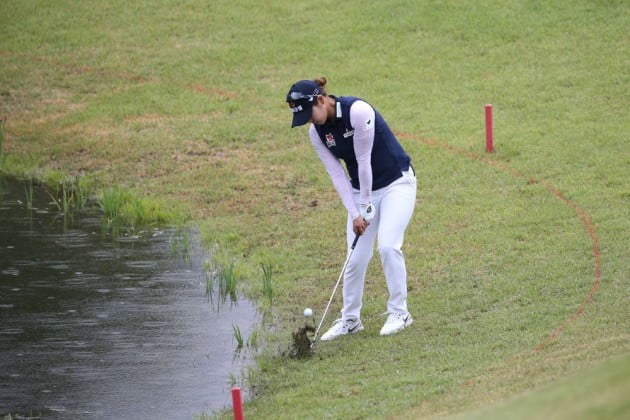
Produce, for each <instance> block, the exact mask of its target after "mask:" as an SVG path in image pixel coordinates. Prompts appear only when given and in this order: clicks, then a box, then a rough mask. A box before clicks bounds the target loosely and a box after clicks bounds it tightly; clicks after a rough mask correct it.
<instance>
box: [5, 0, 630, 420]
mask: <svg viewBox="0 0 630 420" xmlns="http://www.w3.org/2000/svg"><path fill="white" fill-rule="evenodd" d="M629 14H630V8H629V7H628V5H627V2H623V1H614V0H611V1H601V2H591V1H585V0H578V1H575V2H571V3H570V4H567V3H566V2H561V1H548V2H533V1H515V0H482V1H477V2H461V1H454V0H453V1H424V2H417V1H411V0H407V1H405V0H384V1H380V2H375V3H371V4H370V5H369V6H367V5H365V4H362V3H359V2H336V1H330V0H324V1H321V2H319V3H317V4H316V5H315V4H313V3H312V2H303V1H269V0H263V1H239V2H233V1H224V0H219V1H212V2H202V1H188V2H179V1H172V2H162V1H150V0H140V1H136V2H133V3H128V2H127V3H126V2H99V1H89V0H86V1H82V2H79V3H72V4H67V3H66V2H59V1H13V2H2V3H0V21H1V22H2V35H3V36H2V37H0V66H1V67H2V72H0V117H2V118H6V123H5V124H4V138H3V143H2V147H3V153H2V160H0V162H1V164H2V167H1V168H0V169H1V170H2V171H4V172H9V173H13V174H17V175H26V176H32V177H36V178H42V179H45V178H46V177H49V176H50V174H51V173H61V174H65V175H68V176H72V177H75V176H78V177H80V178H82V179H87V180H88V181H89V185H91V186H92V188H94V189H95V190H100V189H104V188H107V187H111V186H120V187H121V188H123V189H125V190H126V191H131V192H133V193H134V194H135V195H137V196H140V197H150V198H154V199H157V200H159V201H160V202H161V203H162V205H163V206H164V208H168V209H169V210H170V211H172V212H174V213H176V214H180V215H184V216H185V217H188V218H189V219H190V220H192V221H193V222H194V223H195V224H197V225H199V226H200V227H201V231H202V235H203V239H204V241H205V242H206V243H207V244H208V245H211V244H214V243H217V244H219V247H220V249H222V250H224V251H225V252H226V253H228V254H230V255H231V256H234V257H237V258H238V261H239V262H238V264H239V271H238V272H239V273H240V274H239V277H240V278H241V287H243V288H244V289H245V290H247V292H248V293H249V294H250V295H251V296H253V297H262V278H263V273H262V272H261V270H260V264H261V263H263V264H265V265H266V266H272V267H273V278H272V285H273V295H274V301H273V302H274V303H273V305H271V306H270V305H268V304H267V303H265V301H264V299H262V298H261V310H263V311H264V313H265V323H264V325H262V326H261V330H263V332H264V333H265V334H264V340H265V349H264V350H263V351H261V354H259V357H258V367H257V368H256V369H254V370H253V371H251V372H240V373H239V372H235V373H234V374H235V376H238V378H239V381H240V382H241V383H242V384H243V385H245V386H247V387H249V388H250V389H252V390H253V392H254V393H255V395H256V396H257V397H256V398H255V399H254V400H252V401H249V402H247V404H246V407H245V411H246V413H247V415H248V416H250V417H252V418H293V417H311V418H321V417H335V418H337V417H347V418H348V417H349V418H379V417H425V416H426V417H431V416H444V415H448V414H452V413H458V412H465V413H468V412H470V411H469V410H472V409H474V408H476V407H483V406H485V405H488V404H496V403H497V402H500V401H503V400H506V399H509V398H512V397H513V396H514V395H520V394H522V393H523V392H532V391H533V390H536V389H537V388H539V387H541V386H544V385H546V384H548V383H553V382H557V381H559V380H561V379H562V378H564V377H567V376H570V375H572V374H573V373H574V372H576V371H580V370H581V369H583V368H584V367H586V366H590V365H593V364H595V363H597V362H598V361H602V360H606V359H610V358H614V357H616V356H622V355H624V354H627V353H628V351H629V350H630V340H629V336H628V331H629V328H628V327H629V326H630V325H629V323H630V321H629V320H630V313H629V312H630V311H629V307H630V305H628V290H629V289H628V287H629V281H628V271H629V270H628V269H629V264H628V261H630V259H629V258H628V257H629V255H628V246H627V244H628V243H629V241H630V235H629V229H628V208H629V204H630V190H629V187H628V181H627V180H628V178H629V175H630V173H629V168H630V145H629V144H628V141H627V138H626V137H625V136H627V135H626V133H628V132H629V131H630V130H629V129H630V126H629V125H630V124H629V119H628V113H627V109H628V104H629V100H628V99H629V97H628V96H629V91H630V90H629V89H628V87H629V84H628V71H627V68H628V59H627V57H628V56H630V54H628V53H629V51H628V49H629V48H628V39H627V35H626V32H627V29H626V28H627V26H628V22H629V21H630V19H629ZM320 75H325V76H327V77H328V78H329V81H330V86H329V90H330V92H332V93H335V94H340V95H341V94H351V95H358V96H361V97H363V98H365V99H366V100H368V101H370V102H371V103H373V104H374V105H375V106H376V107H377V109H379V111H380V112H381V113H382V114H383V115H384V116H385V117H386V119H388V121H389V122H390V124H391V126H392V128H393V129H394V130H395V131H396V132H397V133H398V134H399V137H400V139H401V142H402V143H403V145H404V146H405V148H406V149H407V151H408V152H409V153H410V154H411V156H412V159H413V163H414V167H415V168H416V170H417V173H418V200H417V207H416V212H415V215H414V218H413V220H412V223H411V225H410V228H409V230H408V234H407V237H406V244H405V248H404V251H405V253H406V256H407V265H408V270H409V289H410V295H409V307H410V309H411V311H412V313H413V315H414V318H415V323H414V325H413V326H412V327H411V328H409V329H408V330H405V331H404V332H402V333H401V334H399V335H397V336H394V337H389V338H386V339H383V338H380V337H379V336H378V330H379V328H380V327H381V324H382V322H384V318H383V317H382V316H381V313H382V312H383V311H384V310H385V296H386V289H385V285H384V281H383V278H382V274H381V272H380V268H379V264H378V258H375V260H374V262H373V264H372V265H371V266H370V270H369V273H368V278H367V284H366V295H365V302H364V308H363V321H364V324H365V325H366V331H364V332H362V333H361V334H359V335H357V336H354V337H349V338H348V339H343V340H338V341H335V342H332V343H327V344H325V345H322V346H320V347H319V348H318V351H317V354H316V356H315V357H314V358H313V359H310V360H307V361H295V360H287V359H286V358H284V357H282V356H280V353H281V352H282V351H283V350H284V349H286V347H287V346H288V343H289V340H290V334H289V331H290V330H292V329H293V328H295V327H296V326H298V325H300V323H301V322H302V321H301V319H300V318H301V317H300V314H301V313H302V310H303V308H304V307H305V306H310V307H312V308H313V309H314V311H315V317H316V319H319V316H320V315H321V312H322V311H323V308H324V306H325V303H326V301H327V299H328V297H329V293H330V291H331V287H332V285H333V283H334V281H335V280H336V278H337V275H338V272H339V270H340V269H341V265H342V263H343V259H344V255H343V252H344V237H345V234H344V231H343V229H344V228H343V226H344V220H345V215H344V211H343V208H342V206H341V204H340V203H339V200H338V199H337V197H336V196H335V193H334V191H333V190H332V187H331V185H330V181H329V180H328V179H327V177H326V174H325V173H324V171H323V168H322V166H321V164H320V163H319V162H318V161H317V158H316V156H315V154H314V152H313V151H312V150H311V147H310V145H309V144H308V141H307V139H306V131H305V129H295V130H290V129H289V128H288V127H289V121H290V115H289V112H288V110H287V107H286V104H284V102H283V100H284V95H285V94H286V89H288V87H289V86H290V85H291V83H292V82H294V81H295V80H297V79H300V78H310V77H316V76H320ZM485 103H492V104H493V105H494V109H495V139H496V140H495V141H496V153H495V154H493V155H491V156H487V155H485V154H484V152H483V144H484V128H483V105H484V104H485ZM338 307H339V304H338V302H337V303H336V306H335V307H334V309H333V312H334V311H336V310H337V309H338ZM333 316H334V314H332V315H331V316H330V320H332V318H333ZM620 360H621V362H620V363H622V364H624V366H625V364H627V362H628V359H627V358H623V359H620ZM609 395H610V397H608V398H609V399H610V404H611V405H617V404H618V403H619V401H618V397H619V394H618V393H614V392H611V393H610V394H609ZM581 401H588V398H582V399H581ZM541 404H542V403H541V402H540V400H538V399H528V400H526V401H524V402H523V405H524V406H527V405H532V406H538V405H541ZM562 404H563V405H567V406H570V405H572V404H573V402H572V401H570V399H563V400H562ZM586 404H588V402H586ZM593 404H599V403H598V402H595V401H593ZM532 409H536V407H532ZM222 416H223V417H226V418H227V417H229V416H230V414H229V413H223V414H222Z"/></svg>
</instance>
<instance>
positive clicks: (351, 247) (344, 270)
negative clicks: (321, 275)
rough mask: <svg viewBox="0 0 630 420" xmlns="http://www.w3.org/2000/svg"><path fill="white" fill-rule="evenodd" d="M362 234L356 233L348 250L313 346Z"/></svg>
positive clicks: (316, 332) (316, 331) (314, 337)
mask: <svg viewBox="0 0 630 420" xmlns="http://www.w3.org/2000/svg"><path fill="white" fill-rule="evenodd" d="M359 236H361V235H360V234H358V233H357V234H356V236H355V238H354V241H353V242H352V245H351V246H350V252H348V257H347V258H346V262H344V263H343V268H342V269H341V274H339V278H338V279H337V283H336V284H335V287H334V289H333V292H332V295H330V299H328V305H326V309H325V310H324V314H323V315H322V319H321V321H319V325H318V326H317V329H316V330H315V335H314V336H313V342H312V343H311V347H313V346H314V345H315V341H317V335H318V334H319V330H320V329H321V328H322V324H323V323H324V319H325V318H326V314H327V313H328V308H330V304H331V302H332V300H333V298H334V297H335V292H336V291H337V287H339V282H340V281H341V278H342V277H343V274H344V273H345V272H346V266H347V265H348V261H350V257H351V256H352V252H353V251H354V247H355V246H357V242H358V241H359Z"/></svg>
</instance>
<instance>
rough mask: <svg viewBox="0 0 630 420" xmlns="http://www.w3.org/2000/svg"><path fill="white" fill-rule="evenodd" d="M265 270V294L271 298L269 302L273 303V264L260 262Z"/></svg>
mask: <svg viewBox="0 0 630 420" xmlns="http://www.w3.org/2000/svg"><path fill="white" fill-rule="evenodd" d="M260 265H261V266H262V270H263V296H265V297H266V298H267V299H269V304H271V303H273V286H272V284H271V276H272V274H273V267H272V266H271V264H264V263H261V264H260Z"/></svg>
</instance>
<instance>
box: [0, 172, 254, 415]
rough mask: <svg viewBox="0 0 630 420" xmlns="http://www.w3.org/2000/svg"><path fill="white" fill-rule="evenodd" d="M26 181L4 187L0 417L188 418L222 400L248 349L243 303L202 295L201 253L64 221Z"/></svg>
mask: <svg viewBox="0 0 630 420" xmlns="http://www.w3.org/2000/svg"><path fill="white" fill-rule="evenodd" d="M25 196H26V193H25V187H24V185H22V184H17V183H11V184H7V183H6V182H3V183H2V186H0V321H1V322H0V415H2V414H8V413H12V414H19V415H24V416H28V415H34V416H41V417H42V418H134V419H142V418H147V419H148V418H176V419H179V418H192V417H193V416H194V415H196V414H199V413H201V412H206V413H211V412H213V411H215V410H217V409H220V408H224V407H229V406H230V404H231V397H230V392H229V391H230V387H231V384H230V380H233V378H240V377H242V374H243V371H244V369H246V366H247V365H249V364H250V363H251V354H250V355H248V354H247V352H244V353H243V354H237V353H235V348H236V343H235V338H234V330H233V326H234V325H235V326H238V328H239V329H240V330H241V331H242V332H243V335H245V336H247V335H248V332H249V331H250V330H251V328H252V325H253V324H254V323H255V322H256V318H257V314H256V311H255V309H254V308H253V307H252V305H251V304H250V303H249V302H248V301H246V300H244V299H239V300H238V302H237V303H236V304H229V303H228V304H226V305H222V306H221V308H220V310H218V309H217V308H216V307H215V306H214V305H213V304H212V303H211V302H210V301H209V299H208V297H207V296H206V286H205V285H206V279H205V274H204V271H203V267H202V264H203V259H205V254H204V253H203V252H201V251H200V250H199V247H198V246H197V245H195V241H194V240H191V241H190V242H191V245H190V247H191V249H189V251H191V252H190V254H191V258H190V259H185V258H183V257H182V255H181V252H177V253H174V252H173V246H172V238H173V235H174V232H171V231H169V230H148V231H145V232H141V233H138V234H137V235H134V236H130V235H126V236H125V235H123V236H120V237H117V236H115V237H112V236H111V235H109V234H106V233H103V230H102V228H101V222H100V219H99V217H98V216H97V215H92V216H89V215H84V216H75V217H74V219H68V218H66V219H65V220H64V218H63V216H62V215H60V214H59V213H58V211H57V210H56V209H55V208H51V207H50V206H49V205H48V204H47V203H48V201H50V199H49V197H47V195H46V194H45V193H43V192H42V191H35V194H34V199H33V206H34V207H35V208H33V209H32V210H27V206H26V204H25V203H24V201H25V199H24V197H25Z"/></svg>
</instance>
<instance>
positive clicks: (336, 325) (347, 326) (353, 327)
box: [320, 318, 363, 341]
mask: <svg viewBox="0 0 630 420" xmlns="http://www.w3.org/2000/svg"><path fill="white" fill-rule="evenodd" d="M361 330H363V324H361V320H360V319H346V320H343V319H341V318H339V319H337V320H336V321H335V322H333V324H332V327H330V329H329V330H328V331H326V333H325V334H324V335H322V338H321V339H320V340H322V341H328V340H334V339H335V338H337V337H339V336H342V335H346V334H356V333H358V332H359V331H361Z"/></svg>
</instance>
